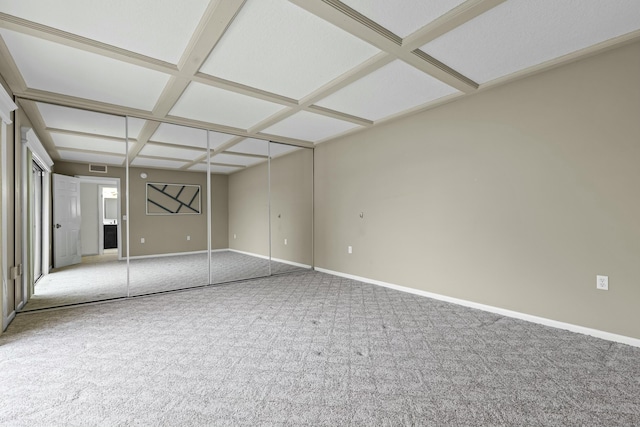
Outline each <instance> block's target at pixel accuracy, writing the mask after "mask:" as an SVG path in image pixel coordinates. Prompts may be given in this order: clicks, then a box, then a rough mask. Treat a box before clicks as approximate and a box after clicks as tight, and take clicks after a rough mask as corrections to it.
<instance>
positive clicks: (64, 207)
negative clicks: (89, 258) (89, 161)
mask: <svg viewBox="0 0 640 427" xmlns="http://www.w3.org/2000/svg"><path fill="white" fill-rule="evenodd" d="M80 224H81V216H80V180H79V179H78V178H74V177H71V176H66V175H59V174H53V227H54V230H53V242H54V254H53V266H54V267H55V268H60V267H64V266H67V265H72V264H79V263H80V261H82V252H81V247H80Z"/></svg>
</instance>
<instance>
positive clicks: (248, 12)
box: [200, 0, 379, 99]
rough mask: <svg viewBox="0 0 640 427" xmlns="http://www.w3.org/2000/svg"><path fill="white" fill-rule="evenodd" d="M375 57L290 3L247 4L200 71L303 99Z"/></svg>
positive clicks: (354, 39)
mask: <svg viewBox="0 0 640 427" xmlns="http://www.w3.org/2000/svg"><path fill="white" fill-rule="evenodd" d="M377 53H379V50H378V49H377V48H375V47H373V46H371V45H369V44H368V43H365V42H364V41H362V40H360V39H358V38H357V37H354V36H352V35H351V34H349V33H347V32H345V31H343V30H342V29H340V28H338V27H336V26H334V25H332V24H330V23H328V22H326V21H324V20H322V19H320V18H319V17H317V16H315V15H313V14H311V13H309V12H307V11H305V10H303V9H302V8H300V7H298V6H296V5H294V4H292V3H289V2H288V1H286V0H248V1H247V2H246V4H245V5H244V6H243V8H242V10H241V11H240V13H239V14H238V16H237V17H236V18H235V20H234V21H233V23H232V24H231V26H230V27H229V29H228V30H227V32H226V33H225V35H224V36H223V37H222V39H221V40H220V42H219V43H218V44H217V45H216V47H215V48H214V50H213V52H212V53H211V55H210V56H209V58H208V59H207V61H206V62H205V63H204V64H203V66H202V67H201V69H200V71H201V72H203V73H206V74H210V75H213V76H216V77H221V78H223V79H226V80H231V81H234V82H238V83H241V84H244V85H247V86H252V87H256V88H258V89H262V90H265V91H267V92H272V93H276V94H279V95H284V96H287V97H290V98H294V99H300V98H302V97H304V96H305V95H308V94H309V93H311V92H313V91H314V90H315V89H318V88H319V87H321V86H322V85H324V84H326V83H328V82H330V81H331V80H333V79H334V78H336V77H338V76H339V75H341V74H343V73H344V72H346V71H348V70H350V69H352V68H354V67H355V66H357V65H359V64H361V63H362V62H364V61H366V60H367V59H369V58H371V57H372V56H374V55H376V54H377Z"/></svg>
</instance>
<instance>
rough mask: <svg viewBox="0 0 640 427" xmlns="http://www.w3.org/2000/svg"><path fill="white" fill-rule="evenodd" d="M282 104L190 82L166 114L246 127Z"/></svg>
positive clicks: (278, 109) (276, 110)
mask: <svg viewBox="0 0 640 427" xmlns="http://www.w3.org/2000/svg"><path fill="white" fill-rule="evenodd" d="M283 108H284V107H283V106H282V105H280V104H275V103H273V102H268V101H263V100H262V99H258V98H253V97H250V96H246V95H242V94H239V93H235V92H229V91H227V90H223V89H218V88H216V87H212V86H208V85H204V84H201V83H195V82H192V83H190V84H189V86H188V87H187V89H186V90H185V91H184V93H183V94H182V96H181V97H180V99H179V100H178V102H177V103H176V104H175V105H174V107H173V109H171V112H170V114H171V115H173V116H178V117H185V118H188V119H194V120H201V121H208V122H212V123H216V124H220V125H225V126H231V127H235V128H240V129H248V128H250V127H251V126H253V125H255V124H256V123H258V122H260V121H262V120H264V119H266V118H267V117H269V116H271V115H272V114H274V113H276V112H278V111H280V110H281V109H283Z"/></svg>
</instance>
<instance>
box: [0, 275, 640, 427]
mask: <svg viewBox="0 0 640 427" xmlns="http://www.w3.org/2000/svg"><path fill="white" fill-rule="evenodd" d="M0 384H2V386H1V387H0V425H3V426H54V425H55V426H151V425H153V426H177V425H180V426H204V425H212V426H274V425H275V426H429V425H435V426H443V425H455V426H479V425H490V426H502V425H504V426H572V425H590V426H598V425H600V426H622V425H628V426H631V425H640V398H639V396H640V349H639V348H635V347H631V346H627V345H623V344H617V343H612V342H608V341H605V340H601V339H597V338H593V337H589V336H585V335H580V334H575V333H571V332H567V331H563V330H559V329H554V328H549V327H545V326H541V325H537V324H532V323H528V322H524V321H520V320H516V319H511V318H506V317H501V316H499V315H496V314H491V313H487V312H483V311H479V310H474V309H470V308H465V307H461V306H457V305H453V304H449V303H445V302H441V301H436V300H431V299H428V298H424V297H420V296H416V295H412V294H407V293H402V292H399V291H395V290H391V289H387V288H383V287H378V286H374V285H370V284H364V283H360V282H357V281H353V280H348V279H344V278H339V277H335V276H331V275H327V274H323V273H318V272H314V271H307V272H300V273H291V274H287V275H282V276H273V277H269V278H263V279H256V280H252V281H248V282H244V283H231V284H228V285H222V286H212V287H206V288H198V289H192V290H188V291H181V292H174V293H167V294H162V295H156V296H152V297H144V298H135V299H128V300H121V301H116V302H112V303H107V304H99V305H92V306H81V307H76V308H71V309H64V310H57V311H45V312H36V313H23V314H19V315H18V316H17V317H16V319H15V320H14V322H13V323H12V324H11V325H10V326H9V328H8V329H7V331H6V333H5V334H4V335H2V336H0Z"/></svg>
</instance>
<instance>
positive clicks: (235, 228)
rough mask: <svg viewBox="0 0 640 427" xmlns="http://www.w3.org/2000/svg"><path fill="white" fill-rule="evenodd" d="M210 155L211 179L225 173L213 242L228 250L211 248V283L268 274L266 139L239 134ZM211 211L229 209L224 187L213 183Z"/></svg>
mask: <svg viewBox="0 0 640 427" xmlns="http://www.w3.org/2000/svg"><path fill="white" fill-rule="evenodd" d="M224 147H225V148H224V150H220V149H219V150H217V151H215V152H214V153H213V154H212V157H211V171H212V178H215V175H216V174H217V173H227V174H228V176H227V178H226V180H227V200H226V205H227V206H226V211H227V212H228V216H227V227H226V230H225V228H224V225H223V223H224V221H218V222H217V223H216V218H215V216H214V220H213V236H212V238H213V242H215V245H214V247H217V246H219V245H221V244H223V242H224V240H225V239H224V237H225V236H224V235H223V234H224V233H226V240H227V248H226V250H217V251H213V252H212V254H211V255H212V256H211V259H212V262H211V277H210V282H211V283H224V282H229V281H235V280H243V279H250V278H255V277H263V276H268V275H269V274H270V263H269V256H270V254H269V249H270V248H269V162H268V155H269V145H268V142H267V141H263V140H258V139H248V138H240V137H237V138H235V139H234V140H231V141H230V142H228V143H226V144H225V145H224ZM213 187H214V194H213V198H212V202H213V208H212V212H214V213H216V212H222V211H224V208H225V206H224V205H225V200H224V197H223V192H222V191H221V190H217V191H218V196H216V185H215V184H213Z"/></svg>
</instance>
